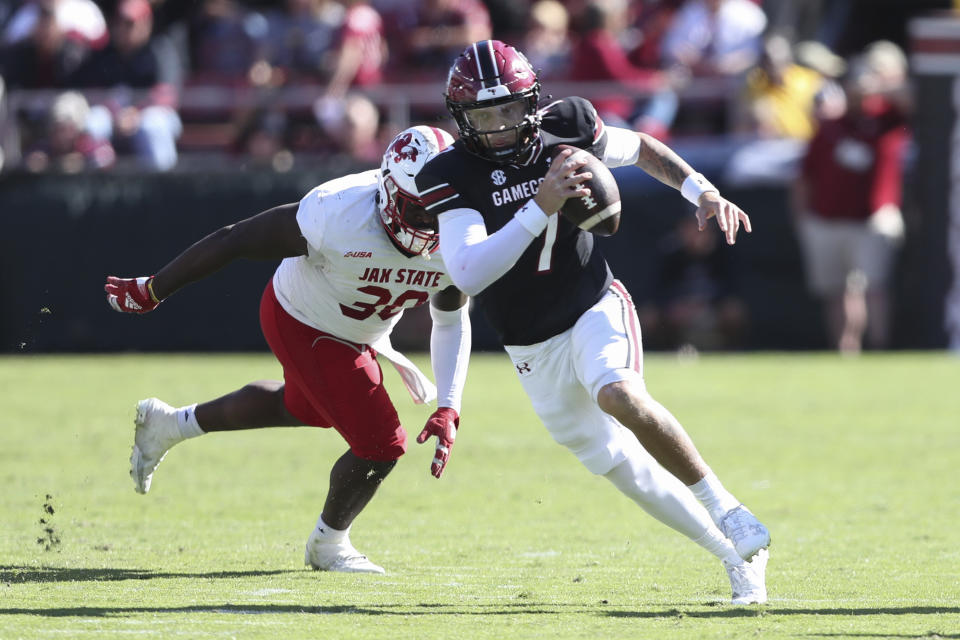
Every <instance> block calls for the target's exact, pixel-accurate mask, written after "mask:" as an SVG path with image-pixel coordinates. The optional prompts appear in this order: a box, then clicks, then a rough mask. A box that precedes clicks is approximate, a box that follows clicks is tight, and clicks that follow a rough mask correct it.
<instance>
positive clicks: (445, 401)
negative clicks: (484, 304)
mask: <svg viewBox="0 0 960 640" xmlns="http://www.w3.org/2000/svg"><path fill="white" fill-rule="evenodd" d="M430 317H431V318H432V319H433V329H432V330H431V332H430V363H431V364H432V365H433V377H434V378H435V379H436V381H437V406H438V407H450V408H451V409H453V410H454V411H456V412H457V413H458V414H459V413H460V401H461V399H462V397H463V387H464V385H465V383H466V381H467V366H468V364H469V362H470V347H471V340H472V337H471V333H470V303H469V302H468V303H467V304H465V305H463V306H462V307H460V308H459V309H457V310H456V311H441V310H440V309H437V308H436V307H435V306H433V305H432V304H431V305H430Z"/></svg>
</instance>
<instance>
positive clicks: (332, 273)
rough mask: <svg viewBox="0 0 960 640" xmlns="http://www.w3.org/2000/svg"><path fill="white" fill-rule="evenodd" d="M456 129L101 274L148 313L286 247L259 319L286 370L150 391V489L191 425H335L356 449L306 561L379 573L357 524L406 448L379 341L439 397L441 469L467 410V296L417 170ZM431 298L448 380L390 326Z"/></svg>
mask: <svg viewBox="0 0 960 640" xmlns="http://www.w3.org/2000/svg"><path fill="white" fill-rule="evenodd" d="M452 142H453V139H452V137H451V136H450V134H448V133H446V132H445V131H442V130H440V129H436V128H434V127H425V126H417V127H411V128H409V129H407V130H405V131H403V132H402V133H400V134H399V135H398V136H397V137H396V138H395V139H394V140H393V142H392V143H391V144H390V146H389V147H388V148H387V150H386V152H385V153H384V156H383V162H382V164H381V168H380V169H379V170H370V171H365V172H362V173H358V174H354V175H348V176H346V177H343V178H339V179H335V180H331V181H330V182H326V183H324V184H322V185H320V186H318V187H316V188H315V189H313V190H312V191H310V192H309V193H308V194H307V195H306V196H305V197H304V198H303V199H302V200H301V201H300V202H299V203H293V204H287V205H282V206H279V207H275V208H273V209H269V210H267V211H264V212H262V213H260V214H258V215H256V216H253V217H251V218H248V219H246V220H242V221H240V222H237V223H236V224H232V225H228V226H226V227H223V228H222V229H219V230H217V231H215V232H213V233H211V234H210V235H208V236H207V237H205V238H203V239H202V240H200V241H199V242H197V243H196V244H194V245H193V246H191V247H189V248H188V249H186V250H185V251H184V252H183V253H181V254H180V255H179V256H177V257H176V258H174V259H173V260H172V261H171V262H169V263H168V264H167V265H166V266H164V267H163V268H162V269H160V270H159V271H157V273H156V275H153V276H149V277H140V278H117V277H113V276H110V277H108V278H107V284H106V285H105V290H106V292H107V301H108V302H109V303H110V305H111V306H112V307H113V308H114V309H115V310H117V311H121V312H125V313H146V312H148V311H152V310H153V309H155V308H156V307H157V305H159V304H160V302H161V301H162V300H164V299H165V298H167V297H168V296H170V295H172V294H173V293H175V292H176V291H177V290H179V289H180V288H182V287H184V286H185V285H187V284H189V283H191V282H194V281H196V280H199V279H201V278H203V277H206V276H208V275H210V274H212V273H213V272H215V271H217V270H218V269H220V268H221V267H223V266H225V265H226V264H228V263H230V262H232V261H234V260H236V259H239V258H248V259H283V261H282V262H281V263H280V266H279V267H278V268H277V270H276V272H275V273H274V276H273V278H272V280H271V281H270V282H269V283H268V284H267V287H266V290H265V291H264V294H263V298H262V301H261V304H260V323H261V327H262V329H263V333H264V336H265V337H266V339H267V342H268V344H269V345H270V349H271V350H272V351H273V353H274V355H276V357H277V359H278V360H279V361H280V363H281V364H282V365H283V377H284V380H283V382H281V381H257V382H251V383H250V384H248V385H246V386H244V387H243V388H241V389H238V390H236V391H234V392H232V393H229V394H227V395H225V396H222V397H220V398H216V399H214V400H210V401H207V402H202V403H200V404H193V405H189V406H184V407H180V408H174V407H171V406H170V405H168V404H166V403H164V402H162V401H160V400H158V399H156V398H148V399H146V400H142V401H140V402H139V404H138V405H137V414H136V420H135V422H136V429H135V436H134V444H133V453H132V455H131V457H130V464H131V469H130V475H131V476H132V477H133V480H134V485H135V489H136V491H138V492H139V493H146V492H147V491H149V489H150V483H151V480H152V477H153V473H154V471H155V470H156V468H157V465H158V464H160V461H161V460H162V459H163V457H164V456H165V455H166V453H167V451H168V450H169V449H170V448H171V447H172V446H174V445H175V444H177V443H179V442H182V441H183V440H186V439H187V438H191V437H194V436H199V435H203V434H204V433H209V432H212V431H233V430H239V429H258V428H263V427H273V426H300V425H312V426H317V427H333V428H334V429H336V430H337V431H338V432H339V433H340V434H341V435H342V436H343V438H344V439H345V440H346V441H347V443H348V444H349V445H350V448H349V450H348V451H347V452H346V453H345V454H344V455H343V456H342V457H341V458H340V459H339V460H337V462H336V463H335V464H334V465H333V469H332V470H331V472H330V487H329V491H328V493H327V498H326V502H325V503H324V506H323V511H322V512H321V514H320V517H319V519H318V520H317V523H316V526H315V527H314V529H313V531H312V532H311V533H310V536H309V538H308V540H307V545H306V552H305V563H306V564H308V565H310V566H312V567H313V568H314V569H319V570H327V571H344V572H354V573H383V569H382V568H381V567H379V566H377V565H376V564H374V563H372V562H371V561H370V560H368V559H367V558H366V556H364V555H363V554H361V553H359V552H358V551H357V550H356V549H355V548H354V547H353V545H352V544H351V543H350V538H349V531H350V526H351V524H352V523H353V520H354V518H356V516H357V515H358V514H359V513H360V512H361V511H362V510H363V508H364V507H365V506H366V505H367V503H368V502H369V501H370V499H371V498H372V497H373V495H374V493H375V492H376V490H377V487H378V486H379V485H380V483H381V482H382V481H383V479H384V478H385V477H386V476H387V474H388V473H389V472H390V470H391V469H392V468H393V467H394V465H395V464H396V462H397V459H398V458H399V457H400V456H401V455H402V454H403V453H404V451H405V448H406V432H405V431H404V429H403V427H402V426H401V424H400V421H399V418H398V416H397V412H396V410H395V409H394V406H393V404H392V402H391V400H390V398H389V397H388V395H387V392H386V390H385V388H384V386H383V377H382V371H381V369H380V365H379V363H378V361H377V355H378V354H379V355H382V356H384V357H385V358H387V359H388V360H390V361H391V362H392V363H393V364H394V366H396V367H397V369H398V371H399V372H400V375H401V378H402V379H403V381H404V384H405V385H406V386H407V389H408V390H409V391H410V393H411V395H412V396H413V398H414V400H415V401H416V402H419V403H424V402H430V401H432V400H433V399H434V398H436V399H437V407H438V408H437V410H436V411H434V413H433V414H432V415H431V416H430V418H429V419H428V421H427V424H426V426H425V427H424V429H423V431H422V432H421V433H420V435H419V436H418V437H417V442H420V443H423V442H425V441H426V440H427V439H428V438H429V437H431V436H437V445H436V454H435V457H434V459H433V462H432V465H431V473H432V474H433V475H434V476H436V477H437V478H439V477H440V475H441V474H442V473H443V469H444V467H445V465H446V463H447V460H448V459H449V455H450V448H451V447H452V446H453V442H454V438H455V437H456V430H457V427H458V426H459V420H460V418H459V411H460V400H461V395H462V390H463V385H464V382H465V379H466V372H467V363H468V360H469V353H470V320H469V314H468V309H467V298H466V296H465V295H464V294H462V293H461V292H460V291H459V290H458V289H457V288H456V287H455V286H453V285H452V283H451V281H450V278H449V276H448V275H447V273H446V268H445V267H444V265H443V261H442V259H440V257H439V252H437V251H436V249H437V246H438V240H437V234H436V228H435V226H432V225H434V224H435V222H434V219H433V218H432V217H430V216H426V215H425V214H424V205H425V203H426V202H429V199H430V194H429V193H425V194H421V193H419V192H418V191H417V188H416V184H415V182H414V177H415V176H416V174H417V172H418V171H419V170H420V169H421V168H422V167H423V165H424V164H425V163H426V162H427V161H428V160H429V159H431V158H433V157H435V156H436V155H437V154H439V153H441V152H443V151H444V150H446V149H447V148H449V146H450V144H451V143H452ZM428 299H429V300H430V315H431V317H432V319H433V329H432V331H431V336H430V346H431V364H432V366H433V372H434V375H435V378H436V380H437V385H438V387H439V389H438V388H437V387H434V386H433V384H432V383H431V382H430V381H429V380H428V379H427V378H426V377H425V376H424V375H423V374H422V373H421V372H420V371H419V370H417V368H416V366H414V365H413V363H411V362H410V361H409V360H407V359H406V358H404V357H403V356H402V355H401V354H399V353H398V352H396V351H394V350H393V348H392V347H391V345H390V339H389V334H390V331H391V329H392V328H393V326H394V325H395V324H396V323H397V321H398V320H399V319H400V315H401V314H402V313H403V310H404V309H408V308H412V307H416V306H419V305H421V304H424V303H425V302H427V300H428ZM438 391H439V394H438Z"/></svg>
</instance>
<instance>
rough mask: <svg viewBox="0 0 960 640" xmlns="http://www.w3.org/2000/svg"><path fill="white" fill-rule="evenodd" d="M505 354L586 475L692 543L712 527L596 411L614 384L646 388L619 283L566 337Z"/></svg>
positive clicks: (622, 431) (679, 486)
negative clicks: (604, 480) (592, 475)
mask: <svg viewBox="0 0 960 640" xmlns="http://www.w3.org/2000/svg"><path fill="white" fill-rule="evenodd" d="M505 349H506V351H507V354H508V355H509V356H510V359H511V360H512V361H513V365H514V368H515V369H516V370H517V375H518V376H519V378H520V383H521V384H522V385H523V388H524V391H526V393H527V395H528V396H529V397H530V401H531V403H532V404H533V409H534V411H535V412H536V413H537V415H538V416H539V417H540V420H541V421H543V424H544V426H546V428H547V430H548V431H549V432H550V435H551V436H553V439H554V440H556V441H557V442H559V443H560V444H562V445H563V446H565V447H567V449H569V450H570V451H571V452H572V453H573V454H574V455H575V456H577V458H578V459H579V460H580V462H582V463H583V465H584V466H585V467H587V469H589V470H590V471H591V472H593V473H595V474H597V475H602V476H605V477H606V478H607V479H608V480H610V481H611V482H612V483H613V484H614V485H615V486H616V487H617V488H618V489H619V490H620V491H621V492H623V493H624V494H625V495H626V496H628V497H629V498H630V499H631V500H633V501H634V502H636V503H637V504H638V505H640V506H641V507H642V508H643V509H644V510H645V511H647V512H648V513H649V514H650V515H652V516H653V517H655V518H656V519H658V520H660V521H661V522H663V523H664V524H666V525H667V526H669V527H672V528H673V529H676V530H677V531H679V532H681V533H683V534H684V535H686V536H687V537H689V538H691V539H697V538H700V537H701V536H703V534H704V533H705V532H706V531H707V530H708V529H710V528H712V527H713V521H712V520H711V519H710V516H709V514H708V513H707V511H706V509H704V508H703V506H701V505H700V503H699V502H698V501H697V500H696V498H695V497H694V496H693V494H692V493H691V492H690V490H689V489H688V488H687V487H686V486H684V484H683V483H682V482H680V480H678V479H677V478H676V477H675V476H674V475H673V474H671V473H670V472H668V471H667V470H666V469H664V468H663V467H662V466H660V464H659V463H657V461H656V460H654V459H653V457H652V456H651V455H650V454H649V453H648V452H647V451H646V450H645V449H644V448H643V447H642V446H641V445H640V442H639V441H638V440H637V437H636V436H635V435H634V434H633V432H631V431H630V430H629V429H627V428H626V427H624V426H623V425H621V424H620V423H619V422H617V421H616V420H615V419H614V418H613V417H612V416H611V415H609V414H607V413H606V412H604V411H603V410H602V409H601V408H600V406H599V405H598V404H597V393H598V392H599V391H600V389H601V388H603V387H604V386H605V385H607V384H610V383H611V382H617V381H620V380H629V381H631V382H633V383H634V384H636V385H639V386H640V388H643V387H644V382H643V373H642V371H643V346H642V343H641V335H640V323H639V321H638V320H637V313H636V309H635V308H634V306H633V301H632V300H631V299H630V294H629V293H627V290H626V288H625V287H624V286H623V285H622V284H621V283H620V282H619V281H616V280H615V281H614V282H613V284H612V285H611V286H610V289H609V290H608V291H607V293H606V295H605V296H604V297H603V298H602V299H601V300H600V301H599V302H598V303H597V304H595V305H594V306H593V307H591V308H590V309H588V310H587V311H586V312H584V314H583V315H582V316H580V319H579V320H577V323H576V324H575V325H574V326H573V327H572V328H570V329H568V330H567V331H565V332H563V333H561V334H559V335H556V336H554V337H552V338H550V339H549V340H545V341H543V342H540V343H538V344H534V345H527V346H509V345H508V346H505Z"/></svg>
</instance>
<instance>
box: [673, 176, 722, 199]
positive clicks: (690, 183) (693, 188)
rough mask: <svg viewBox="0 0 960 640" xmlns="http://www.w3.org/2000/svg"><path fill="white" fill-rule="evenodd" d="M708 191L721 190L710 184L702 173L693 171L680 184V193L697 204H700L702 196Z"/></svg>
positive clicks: (718, 191) (716, 191)
mask: <svg viewBox="0 0 960 640" xmlns="http://www.w3.org/2000/svg"><path fill="white" fill-rule="evenodd" d="M708 191H713V192H715V193H720V190H719V189H717V188H716V187H715V186H713V185H712V184H710V181H709V180H707V179H706V178H704V177H703V174H702V173H691V174H690V175H688V176H687V178H686V180H684V181H683V184H682V185H680V195H682V196H683V197H684V198H686V199H687V200H688V201H690V202H692V203H693V204H695V205H697V206H700V196H702V195H703V194H705V193H707V192H708Z"/></svg>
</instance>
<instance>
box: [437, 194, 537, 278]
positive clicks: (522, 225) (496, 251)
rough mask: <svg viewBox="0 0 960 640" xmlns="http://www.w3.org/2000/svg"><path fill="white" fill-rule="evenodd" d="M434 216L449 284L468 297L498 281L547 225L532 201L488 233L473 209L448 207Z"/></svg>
mask: <svg viewBox="0 0 960 640" xmlns="http://www.w3.org/2000/svg"><path fill="white" fill-rule="evenodd" d="M437 219H438V221H439V223H440V255H442V256H443V262H444V264H446V265H447V270H448V271H449V274H450V279H451V280H453V284H455V285H456V286H457V288H458V289H460V291H463V292H464V293H466V294H467V295H469V296H473V295H476V294H478V293H480V292H481V291H483V290H484V289H486V288H487V287H489V286H490V285H491V284H493V283H494V282H496V281H497V280H499V279H500V277H501V276H502V275H503V274H505V273H506V272H507V271H509V270H510V268H511V267H512V266H513V265H514V264H516V262H517V260H519V259H520V256H521V255H522V254H523V252H524V251H525V250H526V249H527V247H528V246H530V243H531V242H533V239H534V238H536V237H537V236H539V235H540V234H541V233H543V230H544V229H546V227H547V216H546V214H544V213H543V211H541V210H540V207H538V206H537V205H536V204H535V203H534V202H533V200H530V201H528V202H527V203H526V204H525V205H523V206H522V207H521V208H520V210H519V211H518V212H517V213H516V214H515V215H514V217H513V219H512V220H510V222H508V223H507V224H505V225H504V226H503V227H502V228H500V229H499V230H498V231H496V232H495V233H494V234H493V235H489V236H488V235H487V227H486V225H485V224H484V223H483V216H481V215H480V213H479V212H478V211H476V210H474V209H452V210H450V211H447V212H444V213H442V214H440V216H439V217H438V218H437Z"/></svg>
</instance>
